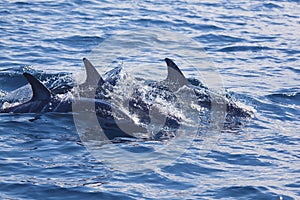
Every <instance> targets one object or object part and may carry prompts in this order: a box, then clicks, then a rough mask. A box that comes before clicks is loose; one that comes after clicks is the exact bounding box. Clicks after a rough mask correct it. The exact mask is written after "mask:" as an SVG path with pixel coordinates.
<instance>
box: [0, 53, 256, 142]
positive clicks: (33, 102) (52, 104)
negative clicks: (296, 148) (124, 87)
mask: <svg viewBox="0 0 300 200" xmlns="http://www.w3.org/2000/svg"><path fill="white" fill-rule="evenodd" d="M164 60H165V62H166V64H167V70H168V75H167V78H166V79H165V80H163V81H158V82H151V83H147V84H148V86H149V87H151V88H152V90H151V92H152V93H155V94H156V95H160V94H161V93H164V94H167V95H164V96H163V97H162V98H164V99H165V100H166V101H174V98H175V99H176V94H177V92H178V90H180V89H181V88H189V89H190V90H191V91H193V94H194V96H195V99H196V101H197V104H198V105H199V106H201V107H203V108H206V109H210V108H211V106H212V97H211V95H212V92H211V91H210V90H209V89H208V88H206V87H205V86H203V85H202V84H201V83H200V81H198V80H195V79H189V78H186V77H185V76H184V74H183V73H182V72H181V70H180V69H179V67H178V66H177V65H176V64H175V63H174V62H173V61H172V60H171V59H169V58H165V59H164ZM83 63H84V66H85V69H86V80H85V82H84V83H82V84H80V85H78V87H76V88H77V89H79V90H78V91H79V96H80V98H76V99H75V98H74V96H72V95H67V93H69V92H74V88H72V87H71V86H70V87H68V89H67V90H65V91H64V92H63V93H65V95H64V94H61V93H60V94H58V93H57V92H56V91H55V90H51V89H48V88H47V87H46V86H45V85H44V84H43V83H42V82H41V81H39V80H38V79H36V78H35V77H34V76H33V75H31V74H29V73H23V75H24V77H25V78H26V79H27V81H28V83H29V84H30V86H31V89H32V97H31V99H30V100H28V101H26V102H23V103H20V104H18V105H12V106H8V107H7V106H6V107H4V106H2V108H0V113H39V114H40V113H47V112H60V113H68V112H74V104H76V105H78V106H80V107H81V108H85V105H87V107H88V106H89V105H91V104H92V105H93V108H92V109H91V110H88V111H89V112H94V113H95V115H96V116H97V119H98V122H99V124H100V126H101V127H102V129H103V130H104V133H105V136H106V137H107V139H108V140H114V139H116V138H136V137H135V136H134V133H131V132H147V129H146V128H145V126H143V125H141V124H149V123H150V121H151V119H150V111H151V109H154V110H155V109H157V110H159V109H158V108H156V105H152V104H151V103H149V101H147V99H145V98H146V97H145V95H144V96H143V95H140V94H139V93H140V91H139V89H138V88H137V89H135V90H134V91H135V92H134V93H133V94H131V98H130V99H129V100H128V105H129V113H131V114H135V115H137V116H138V117H139V119H140V121H141V122H142V123H138V124H137V123H136V122H135V121H134V120H132V118H131V116H130V115H128V113H124V112H122V110H120V109H118V108H117V107H116V105H113V103H111V102H112V101H111V98H113V97H112V96H110V94H111V93H112V92H113V90H114V88H115V87H117V83H118V81H119V79H120V76H119V73H120V71H121V68H115V69H114V70H112V71H111V72H110V73H108V74H109V75H108V76H107V77H106V79H103V78H102V77H101V75H100V74H99V73H98V71H97V70H96V68H95V67H94V66H93V65H92V64H91V62H90V61H89V60H88V59H87V58H83ZM62 87H63V86H62ZM87 91H88V92H87ZM147 95H148V96H149V95H150V94H147ZM147 95H146V96H147ZM222 98H223V100H222V103H223V104H224V105H225V109H226V115H227V116H229V118H230V117H232V116H234V117H239V118H251V116H252V114H253V113H252V112H251V111H249V110H246V109H244V108H242V107H239V106H238V105H237V104H236V103H235V102H234V101H233V100H231V98H230V97H229V96H228V95H226V96H222ZM158 112H159V111H158ZM116 113H117V115H118V120H119V119H120V118H121V119H122V120H123V121H126V126H127V127H129V129H128V130H129V131H128V130H127V131H124V130H123V129H121V128H120V127H119V125H118V124H119V123H117V122H116V116H115V115H116ZM164 115H165V116H164V120H165V122H164V128H163V129H162V130H161V131H159V132H158V133H156V134H155V135H152V136H151V137H150V138H147V139H151V140H161V139H163V137H164V134H165V133H164V130H166V129H165V127H167V128H168V130H173V132H174V131H175V132H176V129H178V128H179V127H180V125H181V119H180V117H178V116H175V115H172V114H164Z"/></svg>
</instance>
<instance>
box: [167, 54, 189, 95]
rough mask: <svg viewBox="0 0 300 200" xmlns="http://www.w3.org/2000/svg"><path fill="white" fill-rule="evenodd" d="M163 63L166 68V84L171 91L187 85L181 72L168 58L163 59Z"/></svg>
mask: <svg viewBox="0 0 300 200" xmlns="http://www.w3.org/2000/svg"><path fill="white" fill-rule="evenodd" d="M165 62H166V63H167V66H168V76H167V79H166V81H167V83H168V84H169V86H171V87H172V88H173V89H175V90H177V89H179V88H181V87H182V86H184V85H187V84H188V80H187V79H186V78H185V77H184V75H183V73H182V72H181V70H180V69H179V68H178V66H177V65H176V64H175V63H174V62H173V61H172V60H171V59H169V58H165Z"/></svg>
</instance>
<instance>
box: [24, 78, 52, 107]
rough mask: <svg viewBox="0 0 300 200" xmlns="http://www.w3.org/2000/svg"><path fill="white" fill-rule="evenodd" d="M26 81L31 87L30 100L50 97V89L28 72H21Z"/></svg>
mask: <svg viewBox="0 0 300 200" xmlns="http://www.w3.org/2000/svg"><path fill="white" fill-rule="evenodd" d="M23 75H24V76H25V78H26V79H27V81H28V82H29V84H30V86H31V89H32V98H31V100H32V101H36V100H47V99H49V98H51V93H50V91H49V90H48V89H47V88H46V87H45V85H44V84H43V83H41V82H40V81H39V80H37V79H36V78H35V77H34V76H32V75H31V74H28V73H26V72H25V73H23Z"/></svg>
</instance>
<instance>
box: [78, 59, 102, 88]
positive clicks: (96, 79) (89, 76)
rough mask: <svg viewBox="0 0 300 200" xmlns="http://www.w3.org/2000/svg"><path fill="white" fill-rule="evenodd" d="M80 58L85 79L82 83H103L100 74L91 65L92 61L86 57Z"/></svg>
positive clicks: (91, 84) (89, 84)
mask: <svg viewBox="0 0 300 200" xmlns="http://www.w3.org/2000/svg"><path fill="white" fill-rule="evenodd" d="M82 60H83V63H84V67H85V71H86V80H85V82H84V83H83V84H82V85H83V86H96V85H98V86H101V85H103V84H104V82H105V81H104V80H103V78H102V77H101V76H100V74H99V73H98V71H97V70H96V68H95V67H94V66H93V65H92V63H91V62H90V61H89V60H88V59H87V58H83V59H82Z"/></svg>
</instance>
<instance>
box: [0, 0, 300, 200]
mask: <svg viewBox="0 0 300 200" xmlns="http://www.w3.org/2000/svg"><path fill="white" fill-rule="evenodd" d="M299 10H300V3H299V1H297V0H276V1H275V0H273V1H258V0H255V1H225V0H216V1H192V0H191V1H190V0H189V1H168V0H166V1H95V0H86V1H68V0H59V1H7V0H4V1H1V3H0V49H1V54H0V95H1V96H5V94H7V93H9V92H11V91H13V90H15V89H17V88H19V87H22V86H24V85H25V84H26V80H25V79H24V78H23V77H22V73H23V72H24V71H26V72H30V73H32V74H34V75H36V76H37V77H38V78H39V79H41V80H47V79H51V78H53V79H55V77H61V76H65V75H68V74H69V73H73V74H76V73H78V72H80V71H82V69H83V64H82V58H83V57H88V56H89V55H91V52H93V50H94V49H95V48H98V47H99V45H100V46H101V43H102V42H103V41H105V40H106V39H107V38H109V37H110V36H112V35H118V33H119V32H121V31H124V30H126V31H130V30H132V32H133V33H132V34H134V30H136V29H138V28H143V29H148V30H152V29H153V30H154V29H156V30H166V31H170V32H174V33H178V34H181V35H183V36H185V37H187V38H191V39H193V40H194V41H196V42H198V43H199V44H200V45H201V46H202V47H203V49H204V50H205V53H206V54H207V55H208V56H209V57H210V58H211V61H212V62H213V63H214V66H215V68H216V69H217V71H218V73H219V74H220V76H221V78H222V80H223V85H224V88H225V89H226V90H227V92H229V93H230V94H232V95H233V96H234V97H235V98H236V99H237V100H239V101H241V102H242V103H243V104H245V105H247V106H249V107H252V108H253V109H254V110H255V117H254V118H253V119H251V120H250V121H249V122H248V123H247V124H245V125H244V126H243V127H239V128H237V129H235V130H223V131H217V132H216V131H213V130H210V129H207V130H202V132H200V133H198V134H199V137H198V139H195V141H194V142H193V144H192V146H190V147H189V148H187V149H186V151H185V152H184V153H183V154H182V155H181V156H180V157H179V158H178V159H176V160H175V161H174V162H173V163H172V164H170V165H169V166H165V167H163V168H158V169H153V170H150V171H145V172H139V171H137V172H134V171H126V170H125V171H122V170H119V169H114V168H113V167H111V166H110V165H108V164H106V163H105V162H101V161H99V160H97V159H96V158H95V157H94V156H93V155H91V154H90V153H89V151H88V150H87V149H86V147H85V146H84V145H83V144H82V142H81V140H80V138H79V136H78V134H77V130H76V127H75V126H74V122H73V116H72V114H67V113H66V114H63V113H62V114H55V113H48V114H43V115H41V116H38V117H36V116H35V115H33V114H22V115H21V114H20V115H10V114H3V115H1V116H0V124H1V125H0V144H1V145H0V199H299V198H300V85H299V82H300V79H299V77H300V76H299V73H300V64H299V63H300V62H299V60H300V40H299V38H300V13H299ZM180 39H181V38H178V40H180ZM181 48H183V49H180V50H183V51H184V50H186V51H188V50H189V48H191V47H181ZM184 48H186V49H184ZM174 51H176V53H174V54H177V53H179V52H181V51H179V49H175V50H174ZM151 54H157V51H155V50H153V51H151V50H150V52H147V53H146V54H145V55H151ZM103 56H105V55H103ZM156 56H158V57H159V55H156ZM163 58H164V57H163ZM163 58H161V59H163ZM26 91H28V90H26ZM18 97H19V96H18ZM103 153H105V152H103ZM136 164H137V165H138V163H136Z"/></svg>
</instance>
